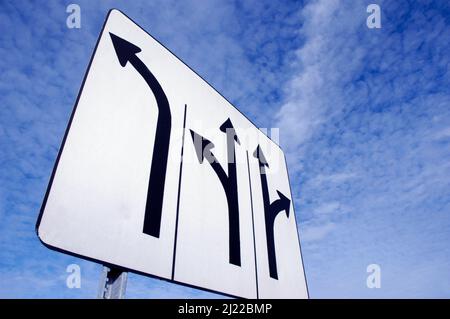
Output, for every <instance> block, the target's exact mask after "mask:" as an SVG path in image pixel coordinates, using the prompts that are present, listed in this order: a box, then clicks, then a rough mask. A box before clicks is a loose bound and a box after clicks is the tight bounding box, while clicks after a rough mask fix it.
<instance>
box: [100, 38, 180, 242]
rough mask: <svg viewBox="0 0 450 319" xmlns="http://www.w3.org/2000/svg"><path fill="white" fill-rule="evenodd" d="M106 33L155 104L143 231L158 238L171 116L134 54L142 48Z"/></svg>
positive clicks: (158, 87) (161, 93)
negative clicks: (152, 96)
mask: <svg viewBox="0 0 450 319" xmlns="http://www.w3.org/2000/svg"><path fill="white" fill-rule="evenodd" d="M109 34H110V36H111V40H112V43H113V46H114V49H115V50H116V54H117V58H118V59H119V63H120V65H121V66H122V67H125V66H126V64H127V62H130V64H131V65H132V66H133V67H134V68H135V69H136V71H138V72H139V74H140V75H141V76H142V77H143V78H144V80H145V82H147V85H148V86H149V87H150V89H151V90H152V92H153V94H154V96H155V99H156V103H157V105H158V120H157V124H156V135H155V142H154V147H153V158H152V165H151V168H150V179H149V182H148V190H147V202H146V205H145V217H144V227H143V232H144V233H145V234H148V235H150V236H153V237H156V238H159V233H160V229H161V214H162V205H163V197H164V185H165V180H166V170H167V158H168V154H169V142H170V131H171V128H172V116H171V114H170V106H169V101H168V100H167V96H166V94H165V93H164V91H163V89H162V87H161V85H160V84H159V82H158V80H157V79H156V78H155V76H154V75H153V74H152V72H150V70H149V69H148V68H147V66H146V65H145V64H144V63H143V62H142V61H141V59H139V57H138V56H136V53H138V52H141V49H140V48H138V47H137V46H135V45H134V44H132V43H130V42H128V41H126V40H124V39H122V38H120V37H118V36H116V35H115V34H112V33H109Z"/></svg>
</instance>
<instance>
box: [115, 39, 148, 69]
mask: <svg viewBox="0 0 450 319" xmlns="http://www.w3.org/2000/svg"><path fill="white" fill-rule="evenodd" d="M109 35H110V36H111V41H112V43H113V46H114V49H115V50H116V54H117V58H118V59H119V63H120V65H121V66H123V67H124V66H125V65H126V64H127V62H128V61H130V59H131V58H132V57H134V56H135V55H136V53H138V52H141V49H140V48H139V47H137V46H135V45H134V44H133V43H130V42H128V41H127V40H124V39H122V38H120V37H118V36H117V35H115V34H113V33H111V32H110V33H109Z"/></svg>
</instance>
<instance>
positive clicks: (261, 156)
mask: <svg viewBox="0 0 450 319" xmlns="http://www.w3.org/2000/svg"><path fill="white" fill-rule="evenodd" d="M253 156H254V157H255V158H257V159H258V161H259V166H261V167H263V166H267V167H269V164H268V163H267V160H266V158H265V157H264V154H263V152H262V149H261V147H260V146H259V145H258V146H257V147H256V150H255V151H254V152H253Z"/></svg>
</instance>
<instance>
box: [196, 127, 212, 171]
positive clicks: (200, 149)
mask: <svg viewBox="0 0 450 319" xmlns="http://www.w3.org/2000/svg"><path fill="white" fill-rule="evenodd" d="M190 131H191V136H192V141H193V142H194V147H195V153H196V154H197V158H198V161H199V162H200V164H201V163H203V160H204V159H205V157H206V158H207V160H208V161H209V155H210V154H211V149H213V148H214V144H213V142H211V141H209V140H208V139H206V138H204V137H203V136H201V135H199V134H197V133H195V132H194V131H193V130H190Z"/></svg>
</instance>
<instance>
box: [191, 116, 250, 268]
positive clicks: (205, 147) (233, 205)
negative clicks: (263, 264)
mask: <svg viewBox="0 0 450 319" xmlns="http://www.w3.org/2000/svg"><path fill="white" fill-rule="evenodd" d="M220 130H221V131H222V132H224V133H225V134H226V136H227V160H228V174H226V173H225V171H224V169H223V167H222V166H221V165H220V163H219V162H218V160H217V158H216V157H215V156H214V154H213V152H212V149H213V148H214V144H213V143H212V142H211V141H209V140H207V139H206V138H204V137H202V136H201V135H199V134H197V133H195V132H194V131H192V130H191V136H192V140H193V142H194V147H195V152H196V154H197V158H198V161H199V162H200V163H203V161H204V159H205V158H206V160H207V161H208V163H209V164H210V165H211V167H212V169H213V170H214V172H215V173H216V175H217V177H218V178H219V180H220V183H221V184H222V187H223V189H224V191H225V195H226V198H227V204H228V223H229V227H228V230H229V234H228V238H229V262H230V264H233V265H236V266H240V265H241V242H240V230H239V202H238V189H237V174H236V153H235V145H234V142H236V143H238V144H240V141H239V138H238V137H237V135H236V130H235V129H234V127H233V125H232V124H231V121H230V119H227V120H226V121H225V122H224V123H223V124H222V125H221V126H220Z"/></svg>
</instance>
